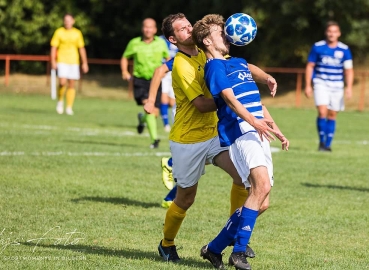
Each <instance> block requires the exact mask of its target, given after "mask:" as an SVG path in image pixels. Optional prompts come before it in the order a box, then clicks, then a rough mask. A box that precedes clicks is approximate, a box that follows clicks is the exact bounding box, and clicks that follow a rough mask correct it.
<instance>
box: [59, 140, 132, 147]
mask: <svg viewBox="0 0 369 270" xmlns="http://www.w3.org/2000/svg"><path fill="white" fill-rule="evenodd" d="M63 142H67V143H77V144H97V145H109V146H119V147H124V146H128V147H137V144H125V143H113V142H94V141H77V140H63Z"/></svg>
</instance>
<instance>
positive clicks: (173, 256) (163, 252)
mask: <svg viewBox="0 0 369 270" xmlns="http://www.w3.org/2000/svg"><path fill="white" fill-rule="evenodd" d="M158 251H159V255H160V257H163V260H164V261H166V262H178V261H179V260H180V258H179V256H178V253H177V248H176V246H175V245H173V246H170V247H163V246H162V241H160V243H159V246H158Z"/></svg>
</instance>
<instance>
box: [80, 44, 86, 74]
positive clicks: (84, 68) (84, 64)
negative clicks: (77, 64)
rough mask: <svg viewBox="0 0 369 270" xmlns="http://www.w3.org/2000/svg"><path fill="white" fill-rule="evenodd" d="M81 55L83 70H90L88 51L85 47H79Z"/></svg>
mask: <svg viewBox="0 0 369 270" xmlns="http://www.w3.org/2000/svg"><path fill="white" fill-rule="evenodd" d="M79 55H80V56H81V60H82V72H83V73H87V72H88V63H87V53H86V49H85V47H82V48H79Z"/></svg>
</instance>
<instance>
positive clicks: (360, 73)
mask: <svg viewBox="0 0 369 270" xmlns="http://www.w3.org/2000/svg"><path fill="white" fill-rule="evenodd" d="M0 60H5V80H4V84H5V86H8V85H9V76H10V61H43V62H47V68H46V72H47V76H49V74H50V55H25V54H0ZM88 63H89V64H90V65H91V64H99V65H119V64H120V59H98V58H89V59H88ZM132 67H133V64H132V62H131V63H130V67H129V68H130V70H132ZM264 70H265V71H266V72H268V73H284V74H296V98H295V106H296V107H300V106H301V96H302V82H303V75H304V74H305V69H303V68H280V67H266V68H264ZM355 76H356V77H359V78H360V99H359V105H358V109H359V111H363V110H364V107H365V90H366V86H365V83H366V77H369V70H355ZM81 81H82V80H80V82H79V88H81ZM47 83H48V81H47ZM132 91H133V82H132V80H131V81H130V82H129V85H128V94H129V96H130V97H132Z"/></svg>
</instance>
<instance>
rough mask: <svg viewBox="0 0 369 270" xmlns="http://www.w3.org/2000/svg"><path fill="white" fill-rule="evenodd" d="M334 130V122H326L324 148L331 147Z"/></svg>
mask: <svg viewBox="0 0 369 270" xmlns="http://www.w3.org/2000/svg"><path fill="white" fill-rule="evenodd" d="M335 130H336V120H330V119H328V120H327V125H326V130H325V133H326V134H327V139H326V141H325V147H331V144H332V140H333V136H334V131H335Z"/></svg>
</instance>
